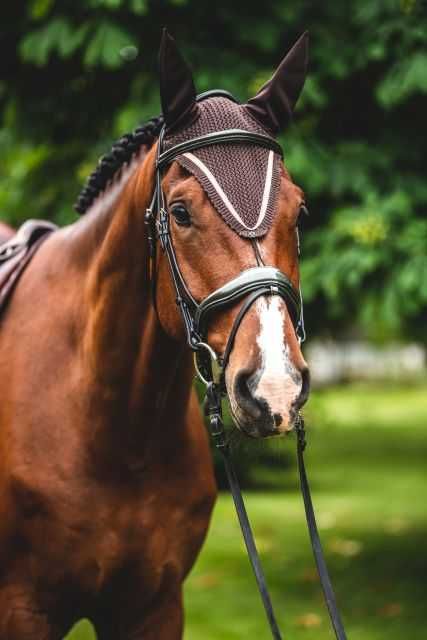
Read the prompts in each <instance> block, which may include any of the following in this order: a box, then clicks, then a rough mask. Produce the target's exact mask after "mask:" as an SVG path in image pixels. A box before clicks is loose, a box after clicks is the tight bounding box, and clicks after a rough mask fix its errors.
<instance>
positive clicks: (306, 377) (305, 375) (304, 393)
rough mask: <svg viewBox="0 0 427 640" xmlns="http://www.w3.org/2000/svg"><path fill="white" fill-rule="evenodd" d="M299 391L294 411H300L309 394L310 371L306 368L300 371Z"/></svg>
mask: <svg viewBox="0 0 427 640" xmlns="http://www.w3.org/2000/svg"><path fill="white" fill-rule="evenodd" d="M301 381H302V383H301V391H300V394H299V396H298V398H297V399H296V400H295V407H296V409H297V410H298V409H301V407H302V406H303V405H304V404H305V403H306V402H307V400H308V395H309V393H310V371H309V369H308V368H307V367H305V368H304V369H303V370H302V371H301Z"/></svg>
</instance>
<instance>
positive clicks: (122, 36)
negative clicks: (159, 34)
mask: <svg viewBox="0 0 427 640" xmlns="http://www.w3.org/2000/svg"><path fill="white" fill-rule="evenodd" d="M131 45H133V42H132V37H131V36H130V35H129V33H128V32H127V31H125V30H124V29H121V28H120V27H117V26H116V25H114V24H112V23H111V22H107V21H104V22H101V24H100V25H99V26H98V27H97V28H96V30H95V33H94V35H93V37H92V38H91V40H90V42H89V44H88V46H87V49H86V52H85V55H84V64H85V66H86V67H95V66H98V65H99V66H103V67H107V68H110V69H115V68H117V67H120V66H121V65H122V64H123V62H124V59H123V58H122V57H121V56H120V51H121V50H122V49H124V48H125V47H128V46H131Z"/></svg>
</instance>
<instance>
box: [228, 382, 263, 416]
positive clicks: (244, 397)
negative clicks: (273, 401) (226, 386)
mask: <svg viewBox="0 0 427 640" xmlns="http://www.w3.org/2000/svg"><path fill="white" fill-rule="evenodd" d="M252 376H253V372H248V371H239V373H238V374H237V375H236V378H235V381H234V393H235V396H236V397H237V398H238V399H239V405H240V406H241V408H242V409H243V410H244V411H245V412H246V413H248V414H249V415H250V416H251V417H252V418H253V419H254V420H260V419H261V417H262V415H263V413H264V412H265V409H266V402H265V400H262V399H261V400H258V399H257V398H255V397H254V396H253V394H252V392H251V388H250V387H251V378H252Z"/></svg>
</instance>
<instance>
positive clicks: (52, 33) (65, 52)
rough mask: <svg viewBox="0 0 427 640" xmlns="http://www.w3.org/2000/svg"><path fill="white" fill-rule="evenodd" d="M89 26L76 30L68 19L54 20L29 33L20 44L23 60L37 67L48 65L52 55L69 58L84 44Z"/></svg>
mask: <svg viewBox="0 0 427 640" xmlns="http://www.w3.org/2000/svg"><path fill="white" fill-rule="evenodd" d="M87 32H88V25H82V26H81V27H79V28H78V29H74V28H73V27H72V26H71V25H70V24H69V22H68V21H67V20H66V18H59V17H58V18H54V19H53V20H51V21H50V22H48V23H47V24H46V25H45V26H43V27H41V28H40V29H37V30H35V31H32V32H31V33H29V34H28V35H27V36H25V38H23V40H22V41H21V43H20V46H19V51H20V54H21V57H22V58H23V60H25V61H27V62H33V63H34V64H36V65H37V66H43V65H45V64H46V62H47V60H48V59H49V57H50V55H51V54H52V53H58V54H59V55H60V56H62V57H63V58H67V57H69V56H70V55H72V54H73V53H74V51H76V49H78V48H79V47H80V45H81V44H82V42H83V40H84V38H85V36H86V34H87Z"/></svg>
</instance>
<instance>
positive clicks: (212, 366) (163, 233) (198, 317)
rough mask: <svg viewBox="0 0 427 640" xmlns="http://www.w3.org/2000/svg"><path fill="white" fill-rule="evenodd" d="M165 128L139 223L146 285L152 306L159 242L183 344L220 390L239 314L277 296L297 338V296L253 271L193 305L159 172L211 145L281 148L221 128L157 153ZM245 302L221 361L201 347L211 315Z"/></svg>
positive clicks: (262, 270) (270, 271)
mask: <svg viewBox="0 0 427 640" xmlns="http://www.w3.org/2000/svg"><path fill="white" fill-rule="evenodd" d="M214 96H222V97H224V96H225V97H227V98H229V99H230V100H233V101H234V102H236V100H235V98H234V97H233V96H232V95H231V94H229V93H228V92H227V91H221V90H214V91H207V92H205V93H203V94H201V95H200V96H198V98H197V99H198V101H201V100H204V99H206V98H209V97H214ZM164 136H165V127H163V129H162V130H161V132H160V135H159V140H158V146H157V156H156V181H155V188H154V194H153V198H152V201H151V204H150V207H149V208H148V209H147V211H146V216H145V222H146V225H147V228H148V241H149V251H150V256H151V267H152V268H151V282H152V289H153V301H154V304H156V273H155V269H156V244H157V239H159V241H160V245H161V247H162V250H163V252H164V253H165V255H166V257H167V260H168V263H169V268H170V273H171V276H172V281H173V285H174V288H175V292H176V303H177V305H178V307H179V309H180V312H181V316H182V319H183V322H184V328H185V333H186V338H187V343H188V346H189V347H190V349H192V351H194V354H195V365H196V370H197V373H198V375H199V377H200V379H201V380H202V381H203V382H204V383H205V384H208V382H209V381H210V380H214V381H215V382H216V383H217V384H220V385H221V387H222V390H224V372H225V368H226V366H227V362H228V359H229V356H230V353H231V350H232V347H233V343H234V338H235V336H236V333H237V330H238V328H239V325H240V323H241V321H242V320H243V317H244V315H245V314H246V313H247V312H248V311H249V309H250V307H251V306H252V304H253V303H254V302H255V300H257V299H258V298H259V297H261V296H266V295H278V296H280V297H281V298H282V299H283V300H284V301H285V303H286V306H287V309H288V312H289V315H290V318H291V320H292V323H293V325H294V327H295V330H296V332H297V335H299V336H300V337H301V336H302V334H303V325H302V313H301V312H302V305H301V295H300V292H299V291H297V290H296V289H295V287H294V286H293V284H292V282H291V281H290V280H289V278H288V277H287V276H286V275H285V274H284V273H282V272H281V271H279V269H276V268H275V267H268V266H261V267H260V266H258V267H251V268H249V269H246V270H245V271H242V272H241V273H240V274H239V275H238V276H237V277H235V278H233V279H232V280H229V281H228V282H226V283H225V284H224V285H223V286H222V287H220V288H219V289H217V290H216V291H214V292H212V293H211V294H210V295H208V296H207V297H206V298H205V299H204V300H202V301H201V302H199V303H197V302H196V301H195V299H194V297H193V296H192V294H191V292H190V290H189V288H188V286H187V284H186V282H185V280H184V278H183V275H182V273H181V270H180V268H179V264H178V260H177V257H176V253H175V249H174V246H173V243H172V239H171V234H170V229H169V227H170V221H169V213H168V210H167V207H166V203H165V196H164V193H163V189H162V185H161V177H162V170H163V169H164V168H165V167H166V166H168V165H170V163H171V162H172V161H173V160H175V158H177V157H178V156H179V155H181V154H184V153H186V152H188V151H192V150H195V149H200V148H203V147H207V146H210V145H216V144H222V145H223V144H237V143H239V144H242V143H244V144H248V145H257V146H261V147H264V148H266V149H271V150H273V151H274V152H275V153H278V154H279V155H280V156H281V157H283V153H282V148H281V146H280V145H279V144H278V142H276V140H274V139H273V138H270V137H269V136H267V135H264V134H261V133H256V132H252V131H244V130H241V129H227V130H225V131H217V132H214V133H208V134H206V135H203V136H200V137H197V138H192V139H190V140H186V141H185V142H182V143H180V144H177V145H175V146H173V147H171V148H170V149H167V150H163V143H164ZM242 299H245V301H244V303H243V306H242V308H241V310H240V312H239V314H238V315H237V317H236V319H235V322H234V324H233V326H232V328H231V331H230V335H229V338H228V342H227V345H226V348H225V351H224V354H223V356H222V357H219V356H218V355H217V354H216V353H215V352H214V350H213V349H212V348H211V347H210V346H209V344H208V343H207V331H208V325H209V320H210V318H211V317H212V315H213V314H214V313H216V312H218V311H221V310H223V309H225V308H227V307H231V306H232V305H234V304H235V303H236V302H239V301H240V300H242Z"/></svg>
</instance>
